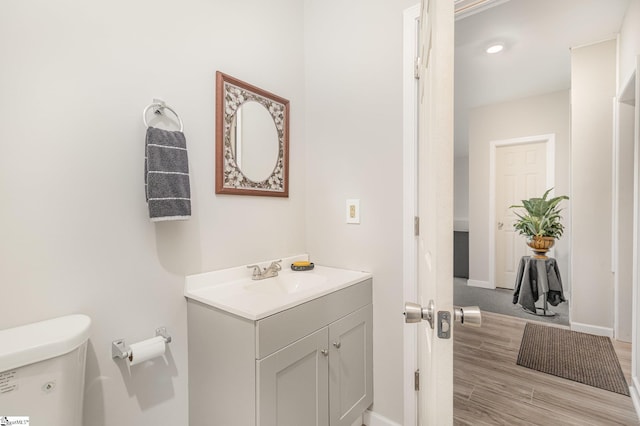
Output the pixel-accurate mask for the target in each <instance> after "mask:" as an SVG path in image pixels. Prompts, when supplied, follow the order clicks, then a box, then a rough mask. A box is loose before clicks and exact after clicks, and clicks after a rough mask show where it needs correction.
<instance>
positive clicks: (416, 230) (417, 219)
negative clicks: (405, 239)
mask: <svg viewBox="0 0 640 426" xmlns="http://www.w3.org/2000/svg"><path fill="white" fill-rule="evenodd" d="M413 235H414V236H416V237H417V236H418V235H420V217H418V216H414V217H413Z"/></svg>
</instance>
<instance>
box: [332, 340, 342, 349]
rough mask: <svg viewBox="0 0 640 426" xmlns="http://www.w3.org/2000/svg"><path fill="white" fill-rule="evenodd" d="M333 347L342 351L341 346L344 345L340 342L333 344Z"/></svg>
mask: <svg viewBox="0 0 640 426" xmlns="http://www.w3.org/2000/svg"><path fill="white" fill-rule="evenodd" d="M333 346H335V347H336V349H340V346H342V344H341V343H340V342H333Z"/></svg>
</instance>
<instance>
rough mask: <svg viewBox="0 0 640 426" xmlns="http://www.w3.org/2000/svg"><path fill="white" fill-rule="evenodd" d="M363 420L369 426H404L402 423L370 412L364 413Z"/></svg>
mask: <svg viewBox="0 0 640 426" xmlns="http://www.w3.org/2000/svg"><path fill="white" fill-rule="evenodd" d="M362 419H363V421H364V424H365V425H367V426H402V425H401V424H400V423H396V422H394V421H392V420H389V419H387V418H386V417H384V416H381V415H380V414H378V413H374V412H373V411H369V410H367V411H365V412H364V415H363V416H362Z"/></svg>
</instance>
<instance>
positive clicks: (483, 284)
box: [467, 280, 496, 290]
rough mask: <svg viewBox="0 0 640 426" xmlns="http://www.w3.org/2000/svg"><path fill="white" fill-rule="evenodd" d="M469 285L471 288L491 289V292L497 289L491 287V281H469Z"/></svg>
mask: <svg viewBox="0 0 640 426" xmlns="http://www.w3.org/2000/svg"><path fill="white" fill-rule="evenodd" d="M467 285H468V286H469V287H481V288H490V289H491V290H495V288H496V286H494V285H491V284H490V283H489V281H478V280H467Z"/></svg>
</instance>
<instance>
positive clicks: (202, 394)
mask: <svg viewBox="0 0 640 426" xmlns="http://www.w3.org/2000/svg"><path fill="white" fill-rule="evenodd" d="M371 285H372V283H371V279H367V280H365V281H362V282H359V283H356V284H353V285H351V286H349V287H346V288H343V289H341V290H338V291H335V292H333V293H330V294H327V295H325V296H321V297H319V298H317V299H313V300H311V301H308V302H306V303H303V304H300V305H298V306H295V307H292V308H290V309H287V310H284V311H282V312H279V313H276V314H274V315H271V316H268V317H266V318H262V319H259V320H257V321H252V320H249V319H246V318H242V317H238V316H236V315H232V314H230V313H227V312H224V311H222V310H219V309H216V308H213V307H211V306H208V305H205V304H202V303H200V302H197V301H194V300H191V299H187V302H188V303H187V312H188V322H189V324H188V328H189V424H190V425H191V426H200V425H202V426H204V425H207V426H209V425H212V424H219V425H227V424H229V425H239V426H245V425H246V426H250V425H256V426H300V425H314V426H316V425H317V426H350V425H351V424H352V423H353V422H354V420H355V419H356V418H357V417H358V416H359V415H360V414H362V413H363V412H364V410H365V409H366V408H367V407H368V406H369V405H371V403H372V402H373V380H372V379H373V366H372V352H373V346H372V321H373V320H372V314H373V308H372V304H371V303H372V289H371Z"/></svg>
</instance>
